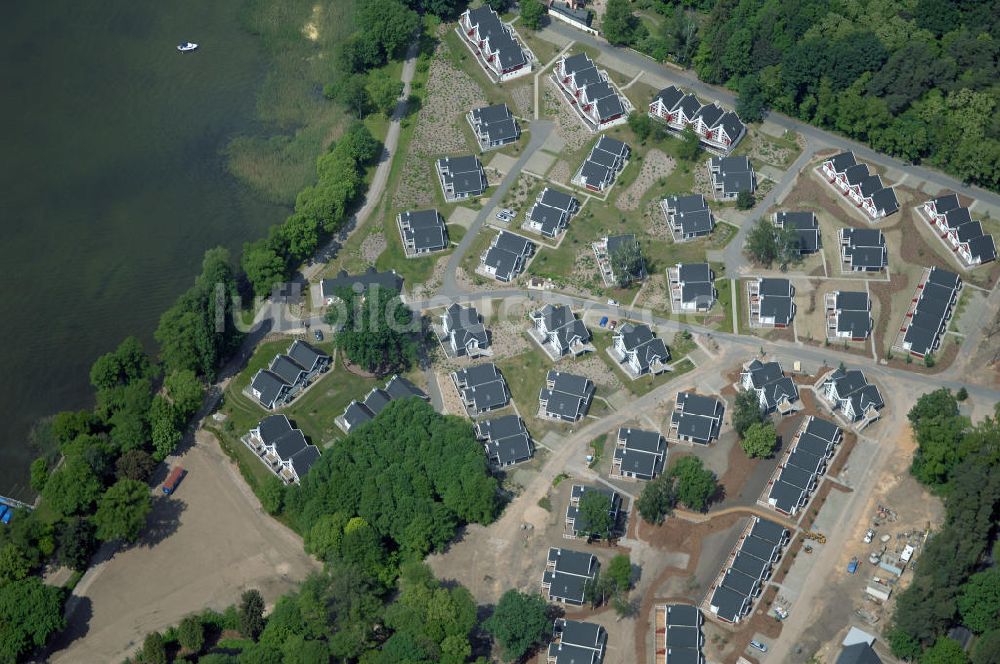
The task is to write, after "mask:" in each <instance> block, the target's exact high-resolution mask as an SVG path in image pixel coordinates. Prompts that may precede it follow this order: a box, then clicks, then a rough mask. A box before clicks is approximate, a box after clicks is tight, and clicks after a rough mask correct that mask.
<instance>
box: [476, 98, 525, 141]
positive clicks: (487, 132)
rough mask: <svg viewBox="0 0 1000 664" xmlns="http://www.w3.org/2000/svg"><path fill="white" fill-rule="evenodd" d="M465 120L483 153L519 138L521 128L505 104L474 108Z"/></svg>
mask: <svg viewBox="0 0 1000 664" xmlns="http://www.w3.org/2000/svg"><path fill="white" fill-rule="evenodd" d="M466 119H467V120H468V121H469V126H470V127H472V133H474V134H475V135H476V141H477V142H478V143H479V148H480V149H481V150H483V151H484V152H485V151H487V150H495V149H496V148H500V147H503V146H504V145H508V144H510V143H513V142H515V141H517V139H519V138H520V137H521V128H520V126H518V124H517V120H516V119H515V118H514V115H513V114H512V113H511V112H510V109H509V108H507V104H495V105H493V106H483V107H482V108H474V109H472V110H471V111H469V113H468V115H466Z"/></svg>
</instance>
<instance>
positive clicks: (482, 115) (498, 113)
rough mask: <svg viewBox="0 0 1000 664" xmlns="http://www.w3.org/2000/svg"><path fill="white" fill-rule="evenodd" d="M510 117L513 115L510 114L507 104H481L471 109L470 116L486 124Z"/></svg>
mask: <svg viewBox="0 0 1000 664" xmlns="http://www.w3.org/2000/svg"><path fill="white" fill-rule="evenodd" d="M512 117H514V116H513V115H511V112H510V109H509V108H507V104H494V105H492V106H482V107H480V108H474V109H472V118H473V119H474V120H477V121H479V122H483V123H486V124H490V123H493V122H502V121H504V120H509V119H511V118H512Z"/></svg>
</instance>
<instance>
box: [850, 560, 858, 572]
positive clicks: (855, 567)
mask: <svg viewBox="0 0 1000 664" xmlns="http://www.w3.org/2000/svg"><path fill="white" fill-rule="evenodd" d="M857 571H858V559H857V558H851V562H849V563H847V573H848V574H854V573H855V572H857Z"/></svg>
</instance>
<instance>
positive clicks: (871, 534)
mask: <svg viewBox="0 0 1000 664" xmlns="http://www.w3.org/2000/svg"><path fill="white" fill-rule="evenodd" d="M874 538H875V531H874V530H872V529H871V528H869V529H868V532H866V533H865V540H864V541H865V544H871V543H872V540H873V539H874Z"/></svg>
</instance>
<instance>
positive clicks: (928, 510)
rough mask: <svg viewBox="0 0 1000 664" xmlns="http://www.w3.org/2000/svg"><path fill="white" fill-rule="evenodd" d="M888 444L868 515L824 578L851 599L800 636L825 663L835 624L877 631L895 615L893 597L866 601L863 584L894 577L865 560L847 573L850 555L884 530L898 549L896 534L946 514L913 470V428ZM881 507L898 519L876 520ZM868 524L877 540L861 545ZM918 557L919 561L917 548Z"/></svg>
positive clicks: (904, 580) (826, 609)
mask: <svg viewBox="0 0 1000 664" xmlns="http://www.w3.org/2000/svg"><path fill="white" fill-rule="evenodd" d="M886 444H887V445H889V446H890V449H891V450H892V452H891V454H890V456H889V457H888V458H887V460H886V462H885V465H884V466H883V469H882V472H881V473H880V475H879V477H878V478H877V480H876V481H875V490H874V491H872V492H871V493H870V494H869V496H868V499H867V501H866V503H865V505H864V508H863V511H862V514H863V515H864V517H863V518H862V519H860V520H858V521H857V522H856V523H855V524H854V526H853V527H852V528H851V530H850V532H849V533H848V536H847V541H848V542H850V543H851V546H849V547H845V548H844V550H843V551H841V553H840V556H839V558H838V560H837V563H836V566H835V568H834V570H833V571H832V572H831V573H830V574H829V575H828V576H827V578H826V579H825V580H824V581H825V582H826V583H828V584H829V589H828V590H827V592H826V593H825V594H828V595H829V596H830V597H840V598H843V599H845V600H849V601H838V602H827V603H825V604H824V605H823V607H822V609H821V612H820V613H819V614H818V615H817V619H816V620H815V621H814V622H815V627H811V628H809V629H807V630H806V631H805V632H804V633H803V635H802V641H803V642H804V643H805V644H812V643H816V645H815V646H814V648H815V649H816V650H818V652H817V655H818V656H819V657H820V659H821V661H832V659H825V660H824V659H823V657H824V656H825V657H827V658H830V657H832V655H833V654H834V653H836V652H837V650H838V649H839V642H838V641H830V642H826V643H823V641H826V639H828V638H829V634H830V632H832V630H833V628H834V627H835V626H842V625H844V624H848V625H849V624H855V625H858V626H859V627H861V628H862V629H866V630H868V631H870V632H873V633H876V634H877V633H878V632H880V631H881V630H882V629H883V628H884V627H886V623H887V622H888V620H889V617H890V616H891V614H892V610H893V602H894V600H893V599H890V601H889V603H888V604H886V605H884V606H880V605H878V604H876V603H874V602H870V601H866V600H865V599H863V592H864V587H865V585H867V583H868V582H869V581H870V580H871V576H872V575H873V574H876V575H879V576H883V577H885V576H888V577H891V576H892V575H891V574H889V573H887V572H883V571H882V570H879V569H878V568H877V567H873V566H872V565H870V564H869V563H868V562H867V560H862V563H861V568H860V569H859V571H858V573H857V574H856V575H854V576H852V575H849V574H847V572H846V571H845V570H846V567H847V563H848V561H849V560H850V559H851V557H852V556H858V557H859V558H867V553H868V551H869V550H876V547H877V546H878V547H880V546H881V544H880V541H879V540H880V537H881V536H882V535H886V534H887V535H889V536H890V539H889V541H888V542H887V543H886V546H887V547H888V549H889V550H890V551H895V550H897V549H898V548H901V547H902V544H903V539H897V536H899V535H900V534H902V533H910V534H911V536H912V534H913V533H914V532H916V531H926V530H927V529H928V527H930V528H936V527H938V526H939V525H940V523H941V522H942V520H943V518H944V510H943V507H942V504H941V501H940V500H939V499H937V498H935V497H934V496H932V495H931V494H930V493H929V492H927V491H926V490H925V489H924V488H923V487H921V486H920V485H919V484H918V483H917V481H916V480H915V479H913V476H911V475H910V473H909V465H910V461H911V459H912V458H913V452H914V451H915V449H916V445H915V443H914V441H913V437H912V431H911V429H910V427H909V426H906V425H903V426H902V427H899V428H898V429H897V431H896V432H895V433H894V435H893V437H892V438H891V439H890V440H889V441H886ZM879 505H881V506H884V507H887V508H888V509H889V510H891V513H892V514H893V515H894V518H893V519H892V520H889V518H881V519H879V518H877V517H878V513H877V507H878V506H879ZM869 527H871V528H873V529H874V530H875V532H876V535H875V540H874V542H873V543H872V544H870V545H865V544H863V543H862V538H863V536H864V533H865V530H867V529H868V528H869ZM916 555H917V558H918V559H919V555H920V553H919V549H918V552H917V554H916ZM911 575H912V572H910V571H907V572H904V573H903V576H902V577H901V579H900V585H904V586H905V585H907V584H908V583H909V581H910V578H911ZM859 609H860V610H861V611H862V612H863V616H862V615H858V614H857V613H855V611H856V610H859ZM865 618H868V619H869V620H872V619H875V620H877V621H878V622H876V623H874V624H872V623H870V622H868V620H865ZM809 650H810V648H809V647H805V648H804V651H805V652H808V651H809Z"/></svg>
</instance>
